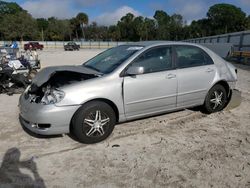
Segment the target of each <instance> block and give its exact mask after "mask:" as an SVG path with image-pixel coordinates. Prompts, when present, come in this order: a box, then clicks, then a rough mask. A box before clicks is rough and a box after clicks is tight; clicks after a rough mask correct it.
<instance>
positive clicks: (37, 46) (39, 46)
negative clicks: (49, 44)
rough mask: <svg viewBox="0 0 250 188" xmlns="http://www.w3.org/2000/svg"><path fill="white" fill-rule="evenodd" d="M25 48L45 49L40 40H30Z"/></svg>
mask: <svg viewBox="0 0 250 188" xmlns="http://www.w3.org/2000/svg"><path fill="white" fill-rule="evenodd" d="M24 50H43V45H42V44H39V42H29V43H27V44H24Z"/></svg>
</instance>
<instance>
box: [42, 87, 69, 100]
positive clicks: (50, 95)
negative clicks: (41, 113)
mask: <svg viewBox="0 0 250 188" xmlns="http://www.w3.org/2000/svg"><path fill="white" fill-rule="evenodd" d="M42 90H43V93H44V95H43V97H42V99H41V103H42V104H44V105H48V104H55V103H58V102H60V101H61V100H62V99H63V98H64V96H65V93H64V92H63V91H61V90H59V89H57V88H52V87H51V86H50V85H48V86H46V87H44V88H43V89H42Z"/></svg>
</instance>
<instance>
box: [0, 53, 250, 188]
mask: <svg viewBox="0 0 250 188" xmlns="http://www.w3.org/2000/svg"><path fill="white" fill-rule="evenodd" d="M99 52H101V50H81V51H79V52H78V51H76V52H64V51H62V50H61V51H60V50H50V51H48V50H47V51H42V52H39V53H40V58H41V63H42V65H43V67H45V66H49V65H62V64H63V65H65V64H79V63H81V62H84V61H85V60H86V59H88V58H91V57H92V56H94V55H95V54H97V53H99ZM238 69H239V70H238V75H239V81H238V83H237V88H238V89H239V90H241V91H242V104H241V105H240V106H239V107H237V108H234V109H231V110H225V111H223V112H219V113H215V114H211V115H204V114H202V113H200V112H198V111H192V110H183V111H179V112H174V113H169V114H166V115H162V116H156V117H152V118H147V119H143V120H138V121H132V122H129V123H123V124H120V125H117V126H116V127H115V129H114V132H113V134H112V135H111V136H110V137H109V138H108V139H107V140H105V141H104V142H102V143H98V144H94V145H84V144H80V143H78V142H76V141H74V140H72V139H71V138H70V137H69V136H68V135H63V136H57V137H51V138H46V139H39V138H35V137H33V136H30V135H29V134H27V133H26V132H25V131H23V129H22V128H21V126H20V124H19V121H18V108H17V103H18V98H19V95H13V96H7V95H0V104H1V106H0V120H1V121H0V128H1V129H0V165H1V166H0V187H12V186H13V187H15V186H17V187H18V186H21V187H22V186H26V187H27V186H29V185H30V186H31V187H33V186H37V187H39V186H40V187H150V188H151V187H220V188H221V187H232V188H235V187H250V66H243V65H241V66H238Z"/></svg>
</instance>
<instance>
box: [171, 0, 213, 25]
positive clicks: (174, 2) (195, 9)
mask: <svg viewBox="0 0 250 188" xmlns="http://www.w3.org/2000/svg"><path fill="white" fill-rule="evenodd" d="M170 5H171V6H172V7H175V8H174V9H175V12H176V13H178V14H181V15H182V16H183V17H184V19H185V20H187V23H188V24H189V23H191V21H192V20H197V19H201V18H203V17H205V16H206V13H207V11H208V7H209V6H208V4H207V3H206V2H204V1H201V0H188V1H187V0H171V1H170Z"/></svg>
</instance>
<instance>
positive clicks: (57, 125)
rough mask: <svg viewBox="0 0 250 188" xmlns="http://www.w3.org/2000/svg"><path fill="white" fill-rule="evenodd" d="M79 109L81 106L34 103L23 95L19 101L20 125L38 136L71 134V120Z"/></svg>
mask: <svg viewBox="0 0 250 188" xmlns="http://www.w3.org/2000/svg"><path fill="white" fill-rule="evenodd" d="M79 107H80V106H79V105H74V106H60V107H59V106H56V105H54V104H50V105H43V104H40V103H32V102H30V101H29V99H25V97H24V94H23V95H21V97H20V99H19V110H20V116H19V118H20V123H21V124H22V126H24V127H25V128H27V129H29V130H30V131H32V132H34V133H36V134H41V135H57V134H64V133H69V131H70V122H71V119H72V117H73V115H74V113H75V112H76V111H77V109H78V108H79Z"/></svg>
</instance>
